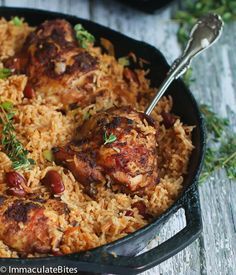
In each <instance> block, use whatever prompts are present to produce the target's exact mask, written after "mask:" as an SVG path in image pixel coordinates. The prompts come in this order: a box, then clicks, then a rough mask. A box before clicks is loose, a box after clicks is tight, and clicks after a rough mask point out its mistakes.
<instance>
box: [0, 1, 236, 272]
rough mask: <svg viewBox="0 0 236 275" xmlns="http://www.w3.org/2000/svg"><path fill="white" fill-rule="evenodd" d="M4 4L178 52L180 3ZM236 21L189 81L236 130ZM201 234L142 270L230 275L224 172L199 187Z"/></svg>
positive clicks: (231, 243) (235, 240)
mask: <svg viewBox="0 0 236 275" xmlns="http://www.w3.org/2000/svg"><path fill="white" fill-rule="evenodd" d="M0 3H1V4H2V5H7V6H20V7H22V6H23V7H35V8H41V9H46V10H53V11H60V12H64V13H69V14H73V15H77V16H79V17H82V18H87V19H91V20H93V21H95V22H98V23H100V24H103V25H105V26H109V27H111V28H113V29H115V30H118V31H120V32H123V33H125V34H126V35H128V36H131V37H133V38H135V39H138V40H143V41H145V42H148V43H150V44H152V45H154V46H156V47H157V48H159V49H160V50H161V51H162V52H163V53H164V55H165V56H166V58H167V60H168V61H169V62H171V61H173V60H174V59H175V58H176V57H177V56H178V55H179V53H180V48H179V45H178V43H177V40H176V30H177V25H176V24H175V23H174V22H173V21H171V20H170V18H171V13H172V12H173V11H174V10H175V9H177V8H178V3H177V4H173V5H171V6H170V7H169V8H167V9H165V10H161V11H158V12H156V13H155V14H153V15H148V14H144V13H142V12H140V11H135V10H133V9H130V8H129V7H126V6H124V5H122V4H119V3H117V2H115V1H112V0H104V1H99V0H90V1H86V0H68V1H63V0H53V1H52V0H51V1H50V0H41V1H39V0H35V1H33V0H19V1H17V0H5V1H4V0H2V1H0ZM235 41H236V24H231V25H228V26H226V27H225V31H224V34H223V36H222V38H221V39H220V41H219V43H217V44H216V45H215V46H214V47H212V48H211V49H209V50H208V51H207V52H206V53H204V54H203V55H202V56H200V57H199V58H198V59H197V60H196V61H194V63H193V69H194V78H195V82H193V83H192V85H191V90H192V91H193V93H194V95H195V96H196V98H197V99H198V100H199V102H203V103H207V104H209V105H211V106H212V107H213V109H214V110H215V111H216V112H217V113H219V114H220V115H223V116H226V115H227V116H228V117H229V119H230V121H231V123H232V128H234V130H236V115H235V112H236V54H235ZM199 190H200V198H201V208H202V218H203V234H202V236H201V237H200V238H199V240H197V241H195V242H194V243H193V244H191V245H190V246H189V247H187V248H186V249H184V250H183V251H181V252H180V253H178V254H177V255H176V256H174V257H172V258H171V259H169V260H167V261H165V262H164V263H162V264H160V265H159V266H157V267H155V268H153V269H150V270H149V271H147V272H144V273H143V274H146V275H148V274H149V275H151V274H164V275H177V274H180V275H182V274H183V275H195V274H196V275H197V274H209V275H218V274H219V275H221V274H222V275H226V274H227V275H228V274H232V275H234V274H236V263H235V256H236V203H235V201H236V183H235V182H231V181H229V180H227V178H226V175H225V172H224V171H218V172H217V173H216V174H215V175H214V177H213V178H212V179H210V180H209V181H208V182H206V183H204V184H203V185H202V186H200V188H199ZM184 225H185V219H184V213H183V211H179V212H178V213H176V214H175V215H174V216H173V217H172V218H171V220H170V221H169V222H168V223H167V224H166V225H165V226H164V227H163V228H162V229H161V231H160V232H157V236H158V237H157V238H156V239H155V240H153V241H152V242H151V243H150V244H149V246H148V249H149V248H151V247H154V246H156V245H158V244H159V243H161V242H163V241H164V240H166V239H168V238H169V237H170V236H172V235H173V234H175V233H176V232H178V231H179V230H180V229H181V228H183V227H184Z"/></svg>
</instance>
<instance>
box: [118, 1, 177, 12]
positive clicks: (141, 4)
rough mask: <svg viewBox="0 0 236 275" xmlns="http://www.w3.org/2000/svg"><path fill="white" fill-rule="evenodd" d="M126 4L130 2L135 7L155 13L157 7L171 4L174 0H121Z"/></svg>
mask: <svg viewBox="0 0 236 275" xmlns="http://www.w3.org/2000/svg"><path fill="white" fill-rule="evenodd" d="M119 1H120V2H123V3H124V4H128V5H130V6H132V7H133V8H136V9H139V10H141V11H145V12H148V13H153V12H155V10H157V9H161V8H163V7H165V6H167V5H169V4H170V3H171V2H173V1H174V0H119Z"/></svg>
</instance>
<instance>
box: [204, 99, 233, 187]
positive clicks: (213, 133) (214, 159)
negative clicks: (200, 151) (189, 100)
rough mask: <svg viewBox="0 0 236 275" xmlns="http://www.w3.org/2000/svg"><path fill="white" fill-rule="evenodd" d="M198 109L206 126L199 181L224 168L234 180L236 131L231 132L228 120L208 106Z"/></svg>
mask: <svg viewBox="0 0 236 275" xmlns="http://www.w3.org/2000/svg"><path fill="white" fill-rule="evenodd" d="M200 109H201V111H202V113H203V115H204V116H205V121H206V127H207V133H208V134H207V137H208V141H207V149H206V155H205V160H204V165H203V171H202V173H201V177H200V182H201V183H202V182H204V181H205V180H207V179H208V178H209V177H210V176H211V175H212V174H213V173H214V172H216V171H217V170H219V169H221V168H224V169H225V171H226V173H227V176H228V178H229V179H231V180H236V133H232V131H231V130H230V128H229V127H228V126H229V120H228V119H226V118H221V117H219V116H218V115H217V114H216V113H214V112H213V111H212V110H211V109H210V107H209V106H207V105H205V104H203V105H201V106H200Z"/></svg>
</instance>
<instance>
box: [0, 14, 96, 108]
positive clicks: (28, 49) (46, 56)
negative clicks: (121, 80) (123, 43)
mask: <svg viewBox="0 0 236 275" xmlns="http://www.w3.org/2000/svg"><path fill="white" fill-rule="evenodd" d="M97 63H98V62H97V59H96V58H95V57H93V56H92V55H90V54H89V53H88V52H87V51H86V50H85V49H83V48H81V47H79V45H78V42H77V40H76V38H75V33H74V30H73V29H72V27H71V25H70V23H69V22H67V21H66V20H62V19H56V20H51V21H45V22H44V23H43V24H41V25H40V26H38V27H37V28H36V30H35V31H34V32H32V33H30V35H29V36H28V37H27V39H26V41H25V43H24V45H23V48H22V50H21V51H20V52H19V53H17V54H16V55H15V56H13V57H11V58H9V59H7V60H5V62H4V64H5V66H6V67H8V68H12V69H14V70H15V72H16V73H24V74H26V75H27V76H28V78H29V83H30V85H31V86H32V88H33V89H34V90H35V91H36V93H44V94H46V95H47V96H49V97H50V95H52V94H53V95H58V96H59V97H60V99H61V100H62V102H64V103H65V104H70V103H76V102H79V103H80V106H81V105H83V104H87V103H89V102H91V100H93V99H94V97H91V95H92V93H93V91H92V90H91V89H90V90H88V89H86V87H87V84H88V83H92V82H93V73H94V72H95V71H96V70H97V65H98V64H97Z"/></svg>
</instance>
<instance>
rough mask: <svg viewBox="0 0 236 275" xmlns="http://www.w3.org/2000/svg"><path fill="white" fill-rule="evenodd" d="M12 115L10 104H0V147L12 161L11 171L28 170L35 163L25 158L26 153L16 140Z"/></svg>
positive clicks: (7, 102)
mask: <svg viewBox="0 0 236 275" xmlns="http://www.w3.org/2000/svg"><path fill="white" fill-rule="evenodd" d="M14 115H15V111H14V110H13V104H12V103H11V102H9V101H5V102H3V103H2V104H0V123H1V124H2V125H3V129H2V138H1V145H2V147H3V150H4V152H5V153H6V154H7V155H8V157H9V158H10V160H11V161H12V168H13V169H15V170H18V169H29V168H30V166H31V165H33V164H35V162H34V160H33V159H30V158H27V156H28V151H27V150H26V149H24V147H23V145H22V144H21V142H20V141H19V140H18V139H17V138H16V134H15V128H14V125H13V117H14Z"/></svg>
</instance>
